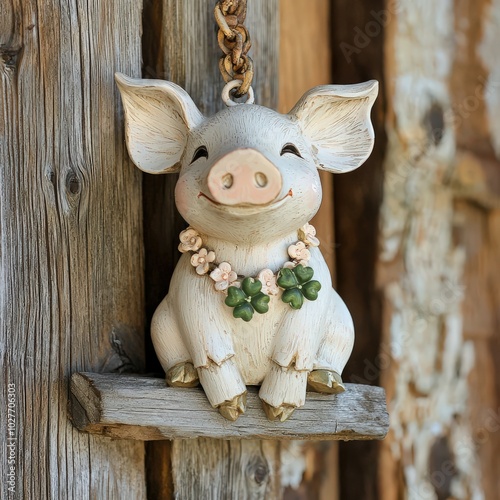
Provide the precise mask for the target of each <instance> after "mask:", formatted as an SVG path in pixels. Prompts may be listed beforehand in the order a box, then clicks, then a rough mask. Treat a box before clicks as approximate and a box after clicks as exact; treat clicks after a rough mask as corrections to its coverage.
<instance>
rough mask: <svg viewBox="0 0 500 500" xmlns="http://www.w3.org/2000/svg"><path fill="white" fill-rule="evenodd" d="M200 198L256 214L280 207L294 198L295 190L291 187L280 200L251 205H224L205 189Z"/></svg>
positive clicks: (214, 203) (230, 209)
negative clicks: (266, 203) (208, 194)
mask: <svg viewBox="0 0 500 500" xmlns="http://www.w3.org/2000/svg"><path fill="white" fill-rule="evenodd" d="M198 198H205V199H206V200H208V201H209V202H210V203H211V204H212V205H215V206H216V207H218V208H220V209H222V210H224V211H228V212H233V211H234V212H241V213H244V214H248V215H250V214H254V213H258V212H261V211H267V210H272V209H274V208H278V207H280V206H281V205H283V204H284V203H285V202H286V201H287V199H288V198H293V191H292V190H291V189H290V190H289V191H288V193H287V194H286V195H285V196H283V198H280V199H279V200H278V201H275V202H274V203H270V204H269V205H251V204H242V205H224V204H222V203H219V202H217V201H215V200H213V199H212V198H210V197H209V196H207V195H206V194H205V193H204V192H203V191H200V192H199V193H198Z"/></svg>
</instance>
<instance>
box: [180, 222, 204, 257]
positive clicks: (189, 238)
mask: <svg viewBox="0 0 500 500" xmlns="http://www.w3.org/2000/svg"><path fill="white" fill-rule="evenodd" d="M179 238H180V240H181V242H180V244H179V252H182V253H186V252H191V251H192V252H196V251H197V250H199V249H200V248H201V245H202V241H201V237H200V235H199V234H198V232H197V231H196V230H194V229H193V228H192V227H188V228H187V229H186V230H185V231H182V233H181V234H180V235H179Z"/></svg>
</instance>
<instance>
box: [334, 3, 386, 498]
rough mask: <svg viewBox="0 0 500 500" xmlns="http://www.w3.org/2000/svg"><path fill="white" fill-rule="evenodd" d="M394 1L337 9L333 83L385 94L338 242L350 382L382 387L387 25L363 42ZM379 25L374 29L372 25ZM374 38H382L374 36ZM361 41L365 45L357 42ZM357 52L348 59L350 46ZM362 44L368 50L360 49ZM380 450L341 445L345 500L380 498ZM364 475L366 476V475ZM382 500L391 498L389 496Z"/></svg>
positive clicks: (343, 210)
mask: <svg viewBox="0 0 500 500" xmlns="http://www.w3.org/2000/svg"><path fill="white" fill-rule="evenodd" d="M390 4H391V2H386V1H385V0H372V1H370V2H369V7H368V4H367V3H366V2H351V1H350V0H336V1H335V2H332V15H331V22H332V28H331V29H332V47H333V78H334V81H335V82H336V83H345V84H347V83H352V82H362V81H365V80H369V79H372V78H373V79H376V80H378V81H379V82H380V84H381V86H380V92H379V96H378V98H377V101H376V102H375V106H374V108H373V111H372V122H373V126H374V130H375V148H374V150H373V153H372V154H371V156H370V158H368V160H367V161H366V163H365V164H364V165H363V166H362V167H361V168H359V169H358V170H355V171H354V172H352V173H349V174H346V175H338V176H336V177H335V185H334V195H335V243H336V245H337V246H336V254H335V256H336V259H337V290H338V292H339V294H340V296H341V297H342V298H343V299H344V301H345V302H346V304H347V307H348V308H349V311H350V312H351V315H352V317H353V321H354V329H355V333H356V340H355V343H354V350H353V353H352V355H351V358H350V360H349V363H348V364H347V366H346V368H345V370H344V380H347V381H351V382H355V381H356V382H358V383H362V384H378V383H379V373H380V370H379V369H378V368H375V370H370V369H369V368H367V367H368V366H370V367H371V366H376V365H374V363H375V362H376V360H377V359H378V358H377V356H378V355H379V352H380V340H381V315H382V311H381V303H380V298H379V295H378V291H377V285H376V261H377V249H378V238H379V223H378V219H379V207H380V205H381V203H382V184H383V176H384V173H383V161H384V156H385V148H386V141H387V139H386V133H385V120H386V116H385V75H384V71H385V67H384V66H385V64H386V62H385V56H384V31H385V30H384V26H382V25H380V23H378V24H377V25H376V26H375V27H376V28H377V31H378V35H377V36H373V37H371V38H369V39H368V42H366V40H365V39H363V40H362V41H361V42H360V41H358V38H357V37H356V35H357V33H358V32H359V31H363V30H364V28H365V26H368V23H370V22H371V21H373V16H372V12H376V13H377V12H381V11H382V12H383V11H385V10H386V9H387V8H388V6H389V5H390ZM369 26H370V27H372V26H373V23H372V24H370V25H369ZM370 33H372V34H374V33H375V32H374V31H373V32H370ZM356 42H358V43H356ZM344 44H349V45H351V47H354V49H355V51H354V52H352V53H351V54H350V56H349V57H347V56H346V52H345V45H344ZM357 45H362V47H361V48H360V47H358V46H357ZM378 446H379V445H378V443H373V442H358V443H355V442H353V443H346V444H343V443H340V445H339V448H340V454H339V463H340V498H342V500H358V499H360V498H362V499H363V500H374V499H377V498H378V494H377V479H378V477H377V475H378V463H377V460H378ZM360 471H363V472H362V473H360ZM380 498H384V496H383V495H381V496H380Z"/></svg>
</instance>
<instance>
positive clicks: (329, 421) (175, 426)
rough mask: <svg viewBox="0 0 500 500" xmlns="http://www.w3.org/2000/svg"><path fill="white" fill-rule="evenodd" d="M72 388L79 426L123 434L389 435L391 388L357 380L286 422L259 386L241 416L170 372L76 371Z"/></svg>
mask: <svg viewBox="0 0 500 500" xmlns="http://www.w3.org/2000/svg"><path fill="white" fill-rule="evenodd" d="M71 393H72V418H73V421H74V423H75V425H76V426H77V427H78V428H79V429H81V430H84V431H87V432H90V433H93V434H102V435H105V436H109V437H113V438H122V439H134V440H144V441H149V440H161V439H192V438H196V437H204V438H216V439H225V440H228V439H274V440H294V439H301V440H345V441H348V440H353V439H356V440H360V439H365V440H366V439H383V438H384V436H385V435H386V434H387V430H388V426H389V417H388V414H387V411H386V408H385V392H384V390H383V389H382V388H380V387H372V386H365V385H356V384H347V391H346V392H345V393H343V394H340V395H338V396H330V395H324V394H317V393H308V395H307V402H306V405H305V406H304V407H303V408H299V409H298V410H296V411H295V412H294V414H293V416H292V417H291V418H290V419H289V420H287V421H286V422H283V423H281V422H269V421H268V420H267V418H266V416H265V414H264V411H263V409H262V403H261V401H260V399H259V397H258V395H257V390H256V389H255V388H250V390H249V393H248V409H247V412H246V413H245V414H244V415H243V416H241V417H240V418H239V419H238V420H237V421H236V422H228V421H227V420H226V419H224V418H223V417H222V416H221V415H220V414H219V413H218V411H217V410H216V409H215V408H212V407H211V406H210V404H209V403H208V401H207V399H206V397H205V395H204V393H203V391H202V390H201V389H198V388H197V389H178V388H173V387H167V386H166V385H165V381H164V380H163V379H156V378H148V377H141V376H138V375H137V376H136V375H115V374H97V373H76V374H74V375H73V377H72V380H71ZM182 446H184V445H182ZM195 446H198V445H195ZM217 446H218V444H217V443H216V442H214V447H215V448H216V447H217ZM193 460H194V458H193Z"/></svg>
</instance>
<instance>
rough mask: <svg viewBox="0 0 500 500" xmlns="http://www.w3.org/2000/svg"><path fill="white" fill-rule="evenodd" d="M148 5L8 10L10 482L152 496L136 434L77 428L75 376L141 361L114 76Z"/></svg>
mask: <svg viewBox="0 0 500 500" xmlns="http://www.w3.org/2000/svg"><path fill="white" fill-rule="evenodd" d="M140 15H141V2H139V1H137V0H123V1H120V2H89V3H86V2H69V3H68V2H60V1H57V0H44V1H42V0H38V1H36V0H27V1H22V2H21V1H20V0H10V1H9V0H7V2H2V7H1V14H0V113H1V118H0V165H1V168H0V231H1V233H0V252H1V253H0V366H1V368H2V376H1V396H0V400H1V401H2V402H4V401H7V387H8V384H15V391H16V397H15V404H16V407H15V410H16V413H15V415H16V422H15V439H16V440H15V456H16V462H15V493H13V492H12V491H10V492H9V491H8V490H7V488H8V486H9V485H8V483H7V482H6V477H5V475H4V473H5V472H6V471H8V470H9V469H8V467H7V463H6V460H7V454H6V453H5V451H6V446H5V440H6V437H7V419H6V417H7V414H6V412H5V409H6V408H4V407H3V408H2V411H1V412H0V445H1V447H2V448H1V451H0V470H1V471H2V481H1V482H0V497H1V498H4V499H8V498H37V499H45V498H61V499H64V498H78V499H90V498H123V496H122V495H123V492H127V495H128V497H129V498H135V499H141V498H145V477H144V447H143V444H142V443H133V442H127V441H112V440H109V439H105V438H100V437H95V436H90V435H88V434H83V433H80V432H79V431H77V430H76V429H75V428H73V426H72V425H71V423H70V422H69V420H68V416H67V401H68V378H69V375H70V373H71V372H74V371H80V370H84V369H86V370H92V371H126V370H130V371H138V370H140V369H141V368H142V364H143V357H142V352H143V349H142V340H143V337H142V331H143V294H142V288H143V285H142V282H143V276H142V262H143V256H142V250H141V245H140V241H141V238H142V220H141V212H142V208H141V178H140V175H139V172H138V171H137V170H136V169H135V168H134V167H133V165H132V164H131V162H130V161H129V160H128V157H127V153H126V150H125V146H124V141H123V130H122V121H123V119H122V117H121V116H120V111H119V110H120V104H119V98H118V93H117V90H116V88H115V85H114V79H113V74H114V72H115V71H123V72H125V73H128V74H131V75H135V76H138V75H139V71H140V61H141V54H140Z"/></svg>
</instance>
